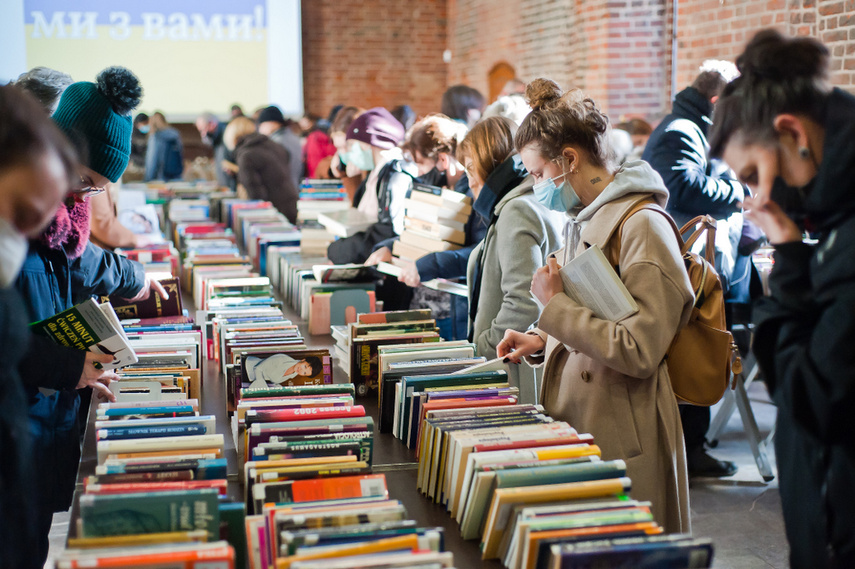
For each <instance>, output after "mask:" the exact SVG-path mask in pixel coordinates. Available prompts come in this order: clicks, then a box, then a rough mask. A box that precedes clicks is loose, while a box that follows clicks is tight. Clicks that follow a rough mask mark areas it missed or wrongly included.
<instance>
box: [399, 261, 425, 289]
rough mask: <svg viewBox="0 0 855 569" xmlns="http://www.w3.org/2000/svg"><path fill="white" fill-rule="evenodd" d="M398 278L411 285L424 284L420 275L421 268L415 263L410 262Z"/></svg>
mask: <svg viewBox="0 0 855 569" xmlns="http://www.w3.org/2000/svg"><path fill="white" fill-rule="evenodd" d="M398 280H399V281H401V282H402V283H404V284H405V285H407V286H409V287H413V288H415V287H417V286H419V285H420V284H422V279H421V277H420V276H419V270H418V269H417V268H416V264H415V263H410V264H409V265H407V266H406V267H404V269H403V270H402V271H401V276H399V277H398Z"/></svg>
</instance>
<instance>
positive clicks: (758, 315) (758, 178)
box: [710, 30, 855, 569]
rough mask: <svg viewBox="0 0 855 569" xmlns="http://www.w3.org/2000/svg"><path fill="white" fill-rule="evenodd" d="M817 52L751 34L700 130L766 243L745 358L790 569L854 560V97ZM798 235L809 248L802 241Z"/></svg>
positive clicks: (823, 52) (815, 47) (825, 55)
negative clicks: (758, 398) (777, 488)
mask: <svg viewBox="0 0 855 569" xmlns="http://www.w3.org/2000/svg"><path fill="white" fill-rule="evenodd" d="M830 51H831V50H830V49H829V48H828V47H826V46H824V45H822V44H820V43H819V42H818V41H817V40H815V39H812V38H788V37H784V36H782V35H781V34H780V33H779V32H778V31H776V30H764V31H761V32H759V33H758V34H757V35H756V36H754V38H753V39H752V40H751V41H750V42H749V43H748V45H747V46H746V48H745V51H744V52H743V53H742V55H740V56H739V57H738V58H737V60H736V65H737V67H738V68H739V71H740V73H741V75H740V77H738V78H737V79H734V80H733V81H732V82H730V83H729V84H728V85H727V86H726V87H725V88H724V91H723V92H722V94H721V97H719V100H718V102H717V104H716V109H715V112H714V114H713V124H712V127H711V130H710V152H711V154H712V155H713V156H717V157H722V158H724V160H725V161H726V162H727V163H728V165H729V166H730V167H731V168H733V170H734V171H735V172H736V174H737V176H738V178H739V180H740V181H741V182H743V183H745V184H747V185H748V186H749V187H750V188H751V190H752V192H753V194H754V197H749V198H746V199H745V204H744V205H745V211H746V216H747V217H748V219H750V220H751V221H753V222H754V223H756V224H757V225H758V226H759V227H760V229H762V230H763V232H764V233H765V234H766V235H767V236H768V238H769V241H770V243H772V245H774V247H775V266H774V268H773V269H772V273H771V275H770V277H769V287H770V289H771V295H770V296H769V297H767V298H763V299H761V300H760V301H758V303H757V304H756V305H755V307H754V323H755V326H756V327H755V332H754V341H753V343H752V351H753V352H754V354H755V355H756V356H757V361H758V362H759V364H760V369H761V370H762V375H763V378H764V380H765V381H766V385H767V387H768V388H769V394H770V395H771V396H772V400H773V401H774V403H775V406H776V407H777V410H778V418H777V423H776V431H775V454H776V456H777V462H778V476H779V477H780V478H779V480H780V485H781V504H782V506H783V511H784V523H785V526H786V530H787V540H788V541H789V543H790V565H791V566H792V567H793V568H795V569H801V568H805V567H811V568H813V567H853V566H855V502H853V500H852V487H853V484H855V447H853V445H852V432H853V426H855V425H853V413H852V409H853V401H855V352H853V350H852V347H851V344H852V338H853V333H855V318H853V308H855V265H853V263H852V259H853V258H855V178H853V176H852V171H853V168H855V97H853V96H852V95H851V94H849V93H846V92H845V91H842V90H840V89H838V88H833V87H832V86H831V85H832V83H831V76H830V73H829V63H830V58H831V53H830ZM806 229H809V230H810V232H811V235H812V236H813V237H815V238H816V239H817V241H816V242H815V243H814V244H808V243H804V242H802V232H803V231H804V230H806Z"/></svg>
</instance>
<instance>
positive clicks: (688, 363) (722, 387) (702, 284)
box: [609, 199, 742, 406]
mask: <svg viewBox="0 0 855 569" xmlns="http://www.w3.org/2000/svg"><path fill="white" fill-rule="evenodd" d="M643 209H648V210H650V211H655V212H658V213H660V214H662V215H664V216H665V217H666V218H667V219H668V222H669V223H670V224H671V227H673V229H674V233H675V234H676V236H677V242H678V244H679V246H680V253H681V255H682V256H683V262H684V263H685V265H686V271H687V272H688V274H689V281H690V282H691V284H692V291H693V293H694V296H695V304H694V307H693V308H692V315H691V316H690V317H689V322H688V323H687V324H686V326H685V327H684V328H682V329H681V330H680V331H679V332H677V335H676V336H674V340H673V342H671V347H670V348H668V352H667V353H666V355H665V360H666V361H667V363H668V374H669V375H670V376H671V385H672V387H673V389H674V394H675V395H676V396H677V399H678V400H679V401H683V402H686V403H691V404H692V405H701V406H710V405H714V404H715V403H717V402H718V401H719V400H720V399H721V398H722V397H723V396H724V392H725V391H726V390H727V386H728V385H730V383H731V371H732V372H733V373H734V374H739V373H741V372H742V362H741V360H740V358H739V350H738V349H737V347H736V343H735V342H734V341H733V336H732V335H731V334H730V332H728V331H727V325H726V324H725V311H724V291H723V290H722V286H721V281H720V280H719V277H718V273H717V272H716V270H715V260H714V255H715V230H716V221H715V219H713V218H712V217H710V216H708V215H701V216H698V217H696V218H694V219H692V220H691V221H689V222H688V223H687V224H686V225H684V226H683V227H682V228H681V229H678V228H677V224H676V223H674V220H673V219H672V218H671V216H670V215H668V213H667V212H665V210H663V209H662V208H661V207H659V206H658V205H656V204H655V203H654V202H653V201H651V200H650V199H645V200H642V201H640V202H638V203H637V204H635V205H634V206H633V207H632V208H631V209H630V210H629V211H628V212H627V213H626V214H625V215H624V216H623V218H622V219H621V221H620V223H619V224H618V229H617V231H616V232H615V233H616V234H617V242H616V243H617V246H615V247H609V249H610V256H609V259H610V261H611V262H612V263H613V264H614V265H615V266H616V267H617V266H618V261H619V259H620V242H621V236H622V232H623V226H624V224H625V223H626V221H627V220H628V219H629V218H630V216H632V215H633V214H634V213H636V212H638V211H641V210H643ZM698 226H700V227H698ZM690 231H692V233H691V235H689V237H688V238H686V239H684V238H683V236H684V235H685V234H687V233H689V232H690ZM703 233H706V241H707V243H706V250H705V254H704V256H701V255H698V254H697V253H693V252H692V251H691V248H692V245H694V244H695V242H696V241H697V240H698V239H699V238H700V237H701V235H702V234H703Z"/></svg>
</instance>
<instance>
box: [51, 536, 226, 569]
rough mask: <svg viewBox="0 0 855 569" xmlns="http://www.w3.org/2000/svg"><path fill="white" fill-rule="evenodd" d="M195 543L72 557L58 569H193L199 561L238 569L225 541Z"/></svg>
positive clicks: (63, 559)
mask: <svg viewBox="0 0 855 569" xmlns="http://www.w3.org/2000/svg"><path fill="white" fill-rule="evenodd" d="M206 545H207V544H202V543H199V544H191V545H190V546H189V547H183V546H176V547H174V548H170V550H166V551H158V550H157V549H155V548H154V547H153V546H148V547H151V548H152V550H151V551H150V552H146V551H145V550H144V549H130V550H127V549H126V550H124V551H122V550H119V551H116V550H109V553H108V552H106V551H105V552H103V553H96V552H93V553H92V554H91V555H87V554H82V555H78V556H75V557H74V558H71V557H63V556H62V555H60V558H59V559H58V560H57V562H56V567H57V569H92V568H94V567H103V568H106V569H118V568H119V567H129V568H131V567H139V568H140V569H142V568H144V567H152V566H158V565H166V564H169V567H170V569H172V568H175V569H193V568H194V567H197V566H198V562H199V561H206V562H209V563H211V564H212V565H213V564H216V566H217V567H218V568H220V567H222V568H223V569H234V566H235V550H234V548H233V547H232V546H231V545H228V544H226V543H225V542H217V544H210V545H211V546H210V547H205V546H206Z"/></svg>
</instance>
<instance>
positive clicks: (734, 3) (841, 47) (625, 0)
mask: <svg viewBox="0 0 855 569" xmlns="http://www.w3.org/2000/svg"><path fill="white" fill-rule="evenodd" d="M302 6H303V8H302V10H303V66H304V72H303V74H304V85H305V87H304V89H305V97H306V108H307V109H308V110H310V111H312V112H314V113H318V114H322V115H325V114H326V113H327V112H328V110H329V108H330V107H331V106H332V105H333V104H335V103H339V102H342V103H349V104H357V105H361V106H365V107H371V106H375V105H384V106H387V107H390V108H391V107H393V106H395V105H398V104H402V103H408V104H410V105H412V106H413V108H415V109H416V112H418V113H420V114H424V113H427V112H431V111H436V110H438V108H439V101H440V97H441V95H442V92H443V91H444V90H445V88H446V86H448V85H453V84H455V83H465V84H468V85H471V86H473V87H475V88H477V89H478V90H480V91H481V92H482V93H484V94H485V96H486V95H488V93H489V85H488V74H489V72H490V70H491V69H493V68H494V66H495V65H496V64H497V63H500V62H504V63H507V64H509V65H511V66H512V67H513V68H514V69H515V71H516V73H517V76H518V77H519V78H521V79H522V80H524V81H530V80H531V79H534V78H536V77H549V78H551V79H554V80H555V81H557V82H558V83H559V84H560V85H561V86H562V87H565V88H567V87H571V86H575V87H579V88H581V89H583V90H585V91H586V92H587V93H588V94H589V95H590V96H592V97H593V98H594V99H595V100H596V101H597V103H598V104H599V105H600V106H601V107H602V108H603V109H604V110H605V111H606V112H608V113H609V115H610V116H611V117H612V119H613V120H615V121H617V120H619V119H620V118H621V117H622V116H625V115H639V116H646V117H648V118H652V119H657V118H659V117H660V116H661V115H662V114H664V113H665V112H667V111H668V109H669V108H670V100H671V96H672V93H671V61H672V48H671V45H672V38H673V14H672V1H671V0H421V1H419V2H407V1H405V0H361V1H360V2H354V3H350V4H348V3H338V2H334V1H332V0H306V1H304V2H303V3H302ZM768 26H777V27H779V28H780V29H782V30H783V31H784V32H786V33H788V34H800V35H811V36H814V37H818V38H819V39H821V40H822V41H823V42H825V43H826V44H827V45H828V46H829V47H830V49H831V50H832V56H833V57H832V64H831V65H832V71H833V79H834V82H835V84H837V85H840V86H843V87H845V88H849V89H850V90H852V91H855V0H679V2H678V14H677V48H676V53H675V54H674V55H676V61H677V74H676V88H677V90H678V91H679V90H681V89H683V88H685V87H686V86H687V85H689V84H690V83H691V82H692V80H693V79H694V77H695V75H696V74H697V69H698V66H699V65H700V64H701V63H702V62H703V61H704V60H705V59H709V58H717V59H731V60H732V59H734V58H735V57H736V56H737V55H738V54H739V53H740V52H741V51H742V49H743V47H744V45H745V43H746V42H747V41H748V39H750V37H751V36H752V35H753V33H754V32H756V31H757V30H759V29H761V28H764V27H768ZM446 48H447V49H449V50H450V52H451V56H452V58H451V61H450V63H448V64H446V63H444V62H443V60H442V53H443V51H444V50H445V49H446Z"/></svg>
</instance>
